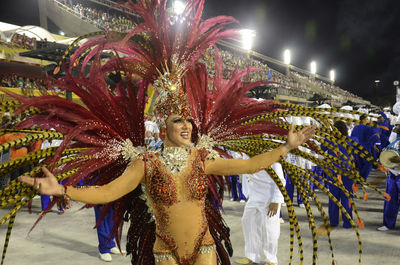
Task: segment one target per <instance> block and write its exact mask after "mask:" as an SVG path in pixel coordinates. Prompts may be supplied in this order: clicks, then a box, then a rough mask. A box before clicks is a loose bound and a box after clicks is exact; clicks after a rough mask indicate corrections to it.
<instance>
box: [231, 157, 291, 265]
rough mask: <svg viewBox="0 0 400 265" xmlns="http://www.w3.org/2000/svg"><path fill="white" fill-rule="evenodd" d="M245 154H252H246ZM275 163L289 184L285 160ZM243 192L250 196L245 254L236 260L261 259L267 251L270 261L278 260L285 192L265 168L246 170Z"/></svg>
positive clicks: (244, 224)
mask: <svg viewBox="0 0 400 265" xmlns="http://www.w3.org/2000/svg"><path fill="white" fill-rule="evenodd" d="M243 158H245V159H246V158H248V156H247V155H246V154H243ZM271 167H272V169H273V170H274V171H275V172H276V174H277V175H278V176H279V178H280V180H281V181H282V183H283V185H285V178H284V175H283V170H282V166H281V164H279V163H274V164H273V165H272V166H271ZM243 193H244V195H245V196H246V197H247V198H248V201H247V203H246V206H245V208H244V212H243V217H242V228H243V234H244V241H245V258H243V259H240V260H236V262H237V263H239V264H250V263H251V262H255V263H260V262H261V258H262V253H263V252H264V255H265V257H266V265H267V264H271V265H272V264H278V258H277V252H278V240H279V235H280V222H279V212H280V208H281V203H283V202H284V199H283V196H282V194H281V192H280V191H279V189H278V186H277V185H276V184H275V183H274V181H273V180H272V178H271V177H270V176H269V175H268V173H267V172H266V171H265V170H262V171H260V172H257V173H255V174H243Z"/></svg>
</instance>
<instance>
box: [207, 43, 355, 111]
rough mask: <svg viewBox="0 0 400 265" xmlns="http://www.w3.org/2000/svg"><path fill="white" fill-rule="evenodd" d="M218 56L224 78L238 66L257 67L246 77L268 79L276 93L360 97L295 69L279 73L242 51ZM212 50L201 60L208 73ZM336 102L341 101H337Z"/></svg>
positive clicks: (305, 96) (305, 95)
mask: <svg viewBox="0 0 400 265" xmlns="http://www.w3.org/2000/svg"><path fill="white" fill-rule="evenodd" d="M220 56H221V58H222V61H223V68H224V69H225V71H224V76H225V77H226V78H229V77H230V74H231V71H232V70H233V69H235V68H236V67H238V68H239V69H240V70H243V69H245V68H247V67H252V68H259V69H260V70H258V71H254V72H251V73H250V74H249V76H248V77H246V78H248V79H249V81H259V80H268V81H271V82H275V83H278V84H279V87H280V89H279V91H278V93H280V94H283V95H287V96H293V97H300V98H310V97H311V96H312V95H313V94H314V93H318V94H321V95H322V96H324V97H327V98H329V99H330V100H331V101H338V98H331V97H332V95H336V96H339V97H340V98H342V99H344V100H342V101H347V100H354V99H359V100H362V98H360V97H358V96H356V95H354V94H352V93H350V92H348V91H345V90H343V89H341V88H339V87H337V86H335V85H333V84H330V83H326V82H323V81H321V80H317V79H315V78H313V77H311V76H306V75H303V74H300V73H298V72H295V71H290V72H289V74H283V73H280V72H278V71H276V70H274V69H272V68H270V67H269V66H268V65H267V64H266V63H264V62H262V61H260V60H257V59H254V58H251V57H249V56H245V55H244V54H243V53H237V54H236V53H235V52H231V51H224V50H220ZM213 58H214V51H213V50H212V49H210V50H209V51H208V52H207V54H206V56H205V59H204V60H203V62H205V63H206V64H207V65H208V67H209V69H210V71H209V72H210V74H211V75H213V74H214V73H213V70H212V69H213V65H214V61H213ZM337 103H338V104H340V103H343V102H337Z"/></svg>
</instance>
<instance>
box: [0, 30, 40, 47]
mask: <svg viewBox="0 0 400 265" xmlns="http://www.w3.org/2000/svg"><path fill="white" fill-rule="evenodd" d="M0 44H1V45H6V46H8V47H10V48H20V49H28V50H33V49H35V48H36V38H30V37H28V36H26V35H25V34H18V33H15V34H14V35H13V36H12V37H11V40H10V41H7V40H6V39H2V38H1V36H0Z"/></svg>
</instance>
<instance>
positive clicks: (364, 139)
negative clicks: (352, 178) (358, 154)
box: [351, 115, 380, 180]
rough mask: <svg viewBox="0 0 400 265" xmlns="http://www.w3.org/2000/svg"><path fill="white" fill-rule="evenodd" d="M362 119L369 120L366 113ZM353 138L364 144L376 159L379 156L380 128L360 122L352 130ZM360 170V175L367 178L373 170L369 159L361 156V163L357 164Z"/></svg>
mask: <svg viewBox="0 0 400 265" xmlns="http://www.w3.org/2000/svg"><path fill="white" fill-rule="evenodd" d="M360 120H361V121H368V119H367V116H366V115H361V117H360ZM351 138H353V139H354V140H356V141H357V142H358V143H359V144H360V145H362V146H363V147H364V148H365V149H366V150H367V151H368V152H370V153H371V154H372V156H373V157H374V158H375V159H376V158H377V157H378V153H379V151H378V150H377V147H376V145H377V144H380V138H379V129H378V128H373V127H370V126H367V125H364V124H359V125H357V126H355V127H354V129H353V131H352V132H351ZM357 167H358V172H359V173H360V176H361V177H362V178H364V180H367V178H368V175H369V173H370V172H371V170H372V164H371V163H370V162H368V161H367V160H365V159H363V158H361V159H360V161H359V164H358V165H357Z"/></svg>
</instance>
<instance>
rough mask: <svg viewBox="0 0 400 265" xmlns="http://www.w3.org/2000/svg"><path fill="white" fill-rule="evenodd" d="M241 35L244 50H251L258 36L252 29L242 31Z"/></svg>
mask: <svg viewBox="0 0 400 265" xmlns="http://www.w3.org/2000/svg"><path fill="white" fill-rule="evenodd" d="M240 34H241V35H242V47H243V49H245V50H251V48H252V47H253V40H254V37H255V36H256V31H255V30H252V29H242V30H241V31H240Z"/></svg>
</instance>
